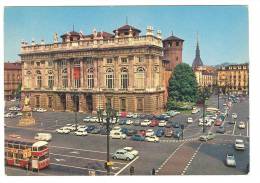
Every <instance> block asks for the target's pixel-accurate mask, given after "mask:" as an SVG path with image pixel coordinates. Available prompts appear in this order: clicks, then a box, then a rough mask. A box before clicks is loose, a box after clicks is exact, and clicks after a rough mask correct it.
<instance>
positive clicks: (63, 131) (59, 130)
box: [56, 127, 70, 134]
mask: <svg viewBox="0 0 260 183" xmlns="http://www.w3.org/2000/svg"><path fill="white" fill-rule="evenodd" d="M56 132H57V133H64V134H68V133H70V130H69V129H67V128H64V127H62V128H59V129H56Z"/></svg>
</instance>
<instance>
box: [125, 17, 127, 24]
mask: <svg viewBox="0 0 260 183" xmlns="http://www.w3.org/2000/svg"><path fill="white" fill-rule="evenodd" d="M125 23H126V25H128V18H127V16H126V17H125Z"/></svg>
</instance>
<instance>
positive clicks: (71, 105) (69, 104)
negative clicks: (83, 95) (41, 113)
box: [66, 93, 74, 112]
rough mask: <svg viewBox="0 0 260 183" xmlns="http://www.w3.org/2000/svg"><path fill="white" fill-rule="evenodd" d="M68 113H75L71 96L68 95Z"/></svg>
mask: <svg viewBox="0 0 260 183" xmlns="http://www.w3.org/2000/svg"><path fill="white" fill-rule="evenodd" d="M66 111H68V112H73V111H74V103H73V100H72V97H71V94H69V93H67V94H66Z"/></svg>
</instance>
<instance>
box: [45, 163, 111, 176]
mask: <svg viewBox="0 0 260 183" xmlns="http://www.w3.org/2000/svg"><path fill="white" fill-rule="evenodd" d="M50 164H51V165H56V166H65V167H69V168H76V169H81V170H94V171H97V172H104V173H106V171H103V170H95V169H91V168H84V167H77V166H71V165H64V164H57V163H50ZM113 174H114V173H113Z"/></svg>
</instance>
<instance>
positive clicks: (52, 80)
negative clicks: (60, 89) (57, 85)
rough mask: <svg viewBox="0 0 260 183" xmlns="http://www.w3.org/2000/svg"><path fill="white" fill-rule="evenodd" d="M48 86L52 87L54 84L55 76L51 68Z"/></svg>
mask: <svg viewBox="0 0 260 183" xmlns="http://www.w3.org/2000/svg"><path fill="white" fill-rule="evenodd" d="M48 74H49V75H48V87H49V88H50V89H52V88H53V86H54V76H53V72H52V71H51V70H49V71H48Z"/></svg>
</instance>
